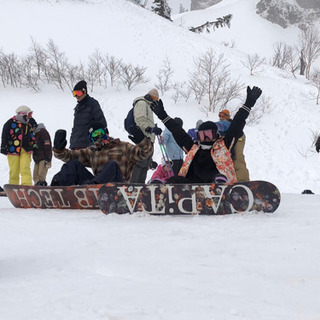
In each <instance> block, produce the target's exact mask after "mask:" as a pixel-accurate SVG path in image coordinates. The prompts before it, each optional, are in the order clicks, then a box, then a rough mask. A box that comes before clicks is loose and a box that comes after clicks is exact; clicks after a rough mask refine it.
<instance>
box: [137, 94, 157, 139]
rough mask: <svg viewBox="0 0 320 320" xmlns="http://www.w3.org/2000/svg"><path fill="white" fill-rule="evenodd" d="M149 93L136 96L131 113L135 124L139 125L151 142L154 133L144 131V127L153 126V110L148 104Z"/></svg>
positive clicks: (149, 100)
mask: <svg viewBox="0 0 320 320" xmlns="http://www.w3.org/2000/svg"><path fill="white" fill-rule="evenodd" d="M148 96H149V95H145V96H144V97H138V98H136V99H134V101H133V104H134V109H133V115H134V121H135V122H136V124H137V126H138V127H140V129H141V130H142V132H143V133H144V135H145V136H146V137H148V138H150V139H151V141H152V142H154V140H155V135H154V133H148V132H146V131H145V130H146V128H148V127H150V128H153V127H154V118H153V112H152V110H151V108H150V105H151V103H152V101H153V100H152V98H151V97H150V99H148Z"/></svg>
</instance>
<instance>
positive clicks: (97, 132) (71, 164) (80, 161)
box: [51, 122, 153, 186]
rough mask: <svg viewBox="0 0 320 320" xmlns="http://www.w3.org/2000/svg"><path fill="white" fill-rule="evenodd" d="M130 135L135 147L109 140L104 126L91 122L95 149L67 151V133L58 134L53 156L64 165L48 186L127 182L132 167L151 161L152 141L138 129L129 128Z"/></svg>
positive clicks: (91, 136)
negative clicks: (149, 159)
mask: <svg viewBox="0 0 320 320" xmlns="http://www.w3.org/2000/svg"><path fill="white" fill-rule="evenodd" d="M130 132H131V135H130V136H129V138H130V139H131V140H132V141H133V142H134V143H135V144H136V145H133V144H131V143H129V142H123V141H120V140H119V139H114V138H112V137H110V135H109V131H108V130H107V129H106V128H104V124H103V123H99V122H93V123H92V124H91V126H90V128H89V130H88V134H89V137H90V140H91V141H92V142H93V143H94V145H93V146H89V147H87V148H85V149H78V150H70V149H66V145H67V140H66V131H65V130H61V129H60V130H58V131H57V132H56V133H55V137H54V142H53V151H54V156H55V157H56V158H57V159H60V160H62V161H63V162H65V164H64V165H63V166H62V168H61V170H60V172H58V173H57V174H55V175H54V177H53V179H52V182H51V186H70V185H93V184H101V183H107V182H129V181H130V178H131V174H132V169H133V166H134V165H135V164H136V163H138V162H140V161H142V160H145V159H147V158H148V157H150V154H151V153H152V150H153V146H152V142H151V140H150V139H148V138H146V137H145V135H144V134H143V132H142V131H141V129H140V128H139V127H137V126H132V127H131V128H130ZM86 167H88V168H91V169H92V172H93V174H92V173H91V172H90V171H89V170H87V169H86Z"/></svg>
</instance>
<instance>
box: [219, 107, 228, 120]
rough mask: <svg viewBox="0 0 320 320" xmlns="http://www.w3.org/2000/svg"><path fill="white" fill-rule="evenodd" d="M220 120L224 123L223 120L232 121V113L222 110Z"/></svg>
mask: <svg viewBox="0 0 320 320" xmlns="http://www.w3.org/2000/svg"><path fill="white" fill-rule="evenodd" d="M219 119H220V120H221V121H223V120H226V121H229V120H230V111H229V110H228V109H224V110H221V111H220V112H219Z"/></svg>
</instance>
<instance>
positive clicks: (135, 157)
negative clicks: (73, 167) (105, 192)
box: [53, 138, 153, 181]
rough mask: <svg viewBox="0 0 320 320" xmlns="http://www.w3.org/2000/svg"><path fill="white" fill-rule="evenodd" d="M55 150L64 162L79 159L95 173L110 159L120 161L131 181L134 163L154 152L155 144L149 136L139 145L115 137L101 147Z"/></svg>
mask: <svg viewBox="0 0 320 320" xmlns="http://www.w3.org/2000/svg"><path fill="white" fill-rule="evenodd" d="M53 151H54V156H55V157H56V158H57V159H60V160H62V161H64V162H67V161H69V160H72V159H76V160H79V161H80V162H81V163H82V164H83V165H84V166H86V167H89V168H92V171H93V174H94V175H97V174H99V173H100V172H101V171H102V169H103V167H104V165H105V164H106V163H107V162H108V161H110V160H114V161H115V162H117V163H118V165H119V167H120V170H121V172H122V174H123V177H124V179H125V181H130V178H131V174H132V169H133V167H134V165H135V164H136V163H138V162H140V161H142V160H144V159H147V158H148V157H149V156H150V155H151V154H152V152H153V144H152V142H151V140H150V139H148V138H144V139H143V140H142V141H141V142H140V143H138V144H137V145H133V144H131V143H129V142H123V141H120V140H119V139H113V140H112V141H111V142H110V143H108V144H106V145H104V146H103V147H102V148H100V149H98V148H96V147H95V146H92V147H88V148H85V149H78V150H69V149H64V150H61V151H59V150H56V149H53Z"/></svg>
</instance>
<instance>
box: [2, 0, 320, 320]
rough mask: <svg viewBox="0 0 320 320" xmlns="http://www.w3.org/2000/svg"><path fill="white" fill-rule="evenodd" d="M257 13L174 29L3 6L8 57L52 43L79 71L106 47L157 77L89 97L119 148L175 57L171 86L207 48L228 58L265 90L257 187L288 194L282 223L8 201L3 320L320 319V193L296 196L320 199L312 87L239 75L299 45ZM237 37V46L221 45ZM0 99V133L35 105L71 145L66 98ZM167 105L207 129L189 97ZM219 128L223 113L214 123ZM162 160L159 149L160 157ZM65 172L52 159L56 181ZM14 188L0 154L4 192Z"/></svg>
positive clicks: (256, 132) (135, 19)
mask: <svg viewBox="0 0 320 320" xmlns="http://www.w3.org/2000/svg"><path fill="white" fill-rule="evenodd" d="M255 2H256V1H255V0H224V1H223V2H221V3H220V4H218V5H217V6H214V7H213V8H208V9H207V10H203V11H194V12H188V13H185V14H182V15H179V16H174V17H173V19H174V23H171V22H169V21H166V20H165V19H162V18H160V17H157V16H155V15H154V14H153V13H151V12H149V11H147V10H144V9H141V8H139V7H138V6H135V5H133V4H132V3H129V2H127V1H125V0H108V1H104V0H86V1H72V0H64V1H51V0H48V1H40V0H1V10H0V28H1V30H2V33H1V36H0V50H3V51H4V52H6V53H8V52H15V53H16V54H18V55H25V54H27V53H28V49H29V47H30V46H31V37H32V39H34V40H35V41H37V42H39V43H40V44H41V45H43V46H44V45H45V44H46V43H47V42H48V40H49V39H53V40H54V41H55V43H56V44H57V45H58V47H59V48H60V50H62V51H63V52H65V53H66V56H67V57H68V58H69V60H70V61H72V62H75V63H77V62H79V61H80V59H81V61H86V59H87V57H88V56H89V55H90V54H92V53H93V52H94V50H95V49H99V50H101V52H103V53H108V54H110V55H114V56H115V57H117V58H122V59H123V61H125V62H127V63H130V62H132V63H133V64H138V65H141V66H146V67H148V70H147V76H148V77H149V78H150V79H151V81H150V82H149V83H147V84H144V85H139V86H137V87H135V88H133V89H132V90H131V91H127V90H126V89H125V88H123V87H122V86H120V87H118V88H110V87H109V88H107V89H104V88H99V87H97V88H95V89H94V91H93V92H89V93H90V94H91V95H92V96H93V97H94V98H96V99H97V100H98V101H99V102H100V104H101V106H102V108H103V110H104V112H105V115H106V118H107V121H108V127H109V130H110V133H111V134H112V135H113V136H116V137H120V138H121V139H123V140H128V138H127V134H126V133H125V131H124V129H123V119H124V117H125V115H126V114H127V111H128V108H129V107H130V105H131V103H132V101H133V99H134V98H135V97H137V96H139V95H144V94H145V93H146V92H147V91H149V89H150V88H152V87H153V86H154V84H155V83H156V81H157V80H156V74H157V73H158V71H159V68H160V66H161V64H162V62H163V60H164V59H165V58H166V57H168V58H169V59H170V61H171V63H172V67H173V69H174V72H175V73H174V81H184V80H187V76H188V71H190V70H191V69H192V65H193V59H194V58H195V57H197V56H198V55H199V54H201V53H203V52H204V51H206V50H207V49H208V48H213V49H214V50H215V51H216V52H217V53H223V54H224V55H225V57H226V59H227V60H228V63H229V64H230V68H231V70H232V75H233V76H234V78H238V77H239V78H240V80H241V82H243V83H245V84H247V85H250V86H253V85H256V86H259V87H261V88H262V90H263V95H264V96H265V97H270V99H271V101H272V105H273V111H272V112H271V113H269V114H265V116H264V117H263V118H262V119H261V121H260V122H259V123H253V124H250V125H247V126H246V128H245V133H246V136H247V144H246V149H245V155H246V160H247V164H248V167H249V171H250V175H251V179H252V180H268V181H270V182H272V183H274V184H275V185H277V186H278V187H279V189H280V191H281V193H282V203H281V205H280V208H279V209H278V210H277V212H276V213H275V214H271V215H265V214H244V215H231V216H224V217H203V216H201V217H152V216H144V215H133V216H128V215H125V216H116V215H110V216H105V215H103V214H102V213H101V212H100V211H72V210H71V211H70V210H66V211H60V210H18V209H14V208H13V207H12V205H11V204H10V203H9V201H8V199H7V198H0V211H1V212H0V243H1V250H0V252H1V253H0V301H1V303H0V315H1V319H5V320H27V319H28V320H29V319H32V320H33V319H35V320H37V319H39V320H40V319H41V320H42V319H46V320H51V319H52V320H53V319H54V320H56V319H59V320H60V319H66V320H75V319H77V320H79V319H88V320H89V319H90V320H91V319H94V320H95V319H99V320H100V319H104V320H105V319H108V320H109V319H110V320H129V319H130V320H140V319H141V320H144V319H148V320H149V319H150V320H160V319H161V320H179V319H184V320H189V319H190V320H191V319H192V320H194V319H199V320H229V319H239V320H251V319H254V320H280V319H281V320H282V319H288V320H289V319H290V320H292V319H293V320H302V319H303V320H305V319H306V320H317V319H320V308H319V306H318V304H317V297H318V296H319V294H320V290H319V289H320V288H319V283H320V275H319V272H318V270H319V267H320V260H319V258H318V254H317V250H318V247H319V241H320V238H319V232H318V229H319V222H320V218H319V214H318V211H319V209H318V206H319V201H320V196H319V195H301V191H302V190H304V189H311V190H312V191H314V192H315V193H317V194H319V193H320V162H319V155H318V154H317V153H316V152H315V151H314V147H313V146H312V143H313V135H314V133H316V132H319V131H320V128H319V124H320V121H319V118H320V109H319V107H318V106H317V105H316V104H315V101H313V100H311V99H310V96H312V95H314V94H315V89H314V88H313V87H312V86H311V85H310V84H309V83H308V82H307V81H306V80H305V79H304V78H302V77H298V78H297V79H294V78H292V77H288V76H287V75H285V74H284V73H283V72H280V71H279V70H278V69H274V68H272V67H270V66H269V65H264V66H263V68H262V69H261V72H258V73H256V74H255V75H254V76H250V74H249V71H248V70H247V69H246V68H245V67H244V66H243V65H242V64H241V62H240V60H242V59H245V57H246V54H247V53H255V52H257V53H259V54H260V55H263V54H264V55H265V56H266V58H270V57H271V54H272V45H273V43H274V42H276V41H286V42H287V43H289V44H292V43H295V41H296V39H297V34H298V30H296V29H294V28H290V29H286V30H284V29H282V28H281V27H279V26H276V25H272V24H270V23H268V22H266V21H264V20H262V19H261V18H259V17H258V16H256V15H255V13H254V12H255V10H254V8H255ZM229 13H232V14H233V15H234V17H233V19H232V22H231V28H230V29H228V28H224V29H218V30H216V31H214V32H212V33H210V34H202V35H198V34H193V33H191V32H189V31H187V30H186V29H187V27H188V26H196V25H200V24H202V23H204V22H206V21H213V20H215V19H216V18H217V17H221V16H224V15H226V14H229ZM232 40H235V43H236V48H230V47H226V46H224V45H221V42H222V41H227V42H231V41H232ZM0 94H1V102H0V108H1V113H0V123H1V124H4V123H5V121H7V120H8V119H9V118H10V117H11V116H13V115H14V110H15V109H16V108H17V107H18V106H19V105H22V104H26V105H28V106H30V107H31V108H32V109H33V110H34V117H35V119H36V120H37V121H38V122H43V123H45V125H46V126H47V128H48V130H49V132H50V133H51V135H52V137H53V136H54V132H55V131H56V130H57V129H60V128H63V129H66V130H67V131H68V137H69V136H70V131H71V126H72V120H73V108H74V106H75V104H76V103H75V99H74V98H73V97H72V95H71V93H70V91H69V90H67V89H66V90H65V91H61V90H58V89H57V88H55V87H53V86H45V85H43V86H42V87H41V91H40V92H39V93H35V92H33V91H31V90H29V89H24V88H19V89H18V88H11V87H6V88H3V87H2V86H0ZM170 96H171V94H170V93H166V94H165V95H164V96H162V97H161V98H162V99H163V102H164V104H165V107H166V109H167V111H168V113H169V115H171V116H179V117H181V118H182V119H183V121H184V127H185V128H186V129H188V128H191V127H194V125H195V122H196V121H197V120H198V119H203V120H205V119H206V117H205V115H204V114H203V113H201V111H200V109H199V107H200V106H199V105H198V104H197V103H196V102H195V101H194V99H193V98H190V99H189V101H188V102H183V101H180V102H178V103H177V104H175V103H174V101H173V100H172V99H171V98H170ZM244 96H245V90H244V92H243V98H244ZM242 101H243V99H242ZM240 103H241V101H237V102H236V103H233V104H231V105H230V106H228V107H229V108H230V109H231V110H235V109H236V108H237V107H238V106H239V105H240ZM203 104H205V101H203ZM201 106H202V105H201ZM217 118H218V116H217V112H215V113H213V114H210V115H209V117H208V119H212V120H217ZM158 124H159V125H160V126H161V124H160V123H159V122H158ZM160 157H161V156H160V150H159V149H158V148H157V146H156V151H155V160H156V161H158V162H159V161H160ZM60 166H61V162H59V161H58V160H56V159H54V160H53V163H52V168H51V169H50V171H49V174H48V181H50V180H51V178H52V176H53V174H54V173H55V172H57V171H58V170H59V168H60ZM7 181H8V165H7V161H6V158H5V157H4V156H3V155H1V157H0V184H1V185H3V184H5V183H7Z"/></svg>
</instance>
